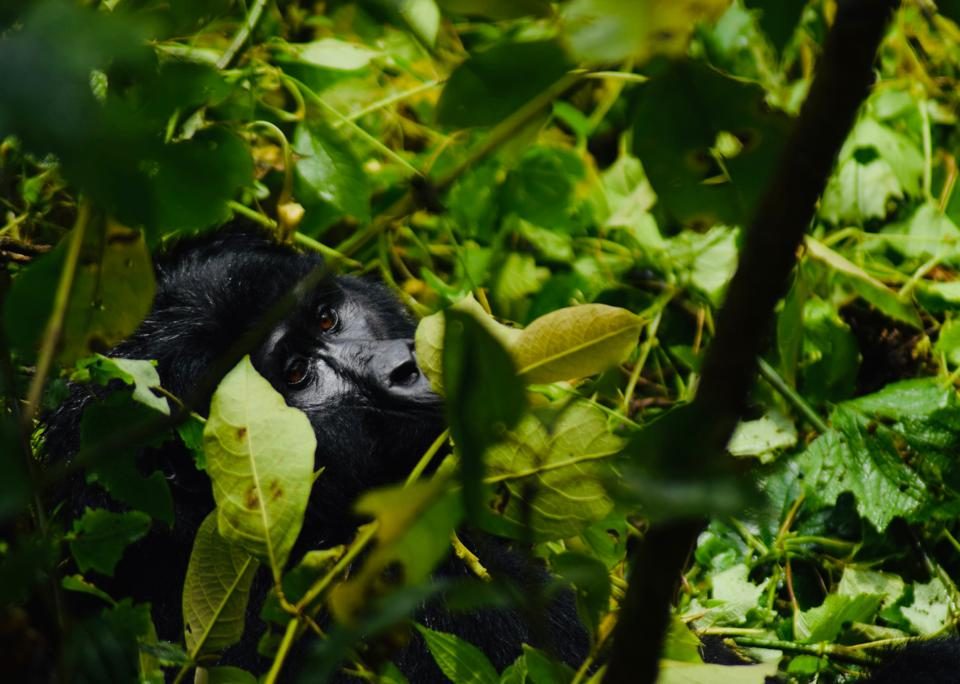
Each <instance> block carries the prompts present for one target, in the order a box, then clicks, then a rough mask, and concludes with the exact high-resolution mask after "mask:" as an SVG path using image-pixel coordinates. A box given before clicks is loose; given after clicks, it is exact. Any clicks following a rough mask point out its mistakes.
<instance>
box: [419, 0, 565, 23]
mask: <svg viewBox="0 0 960 684" xmlns="http://www.w3.org/2000/svg"><path fill="white" fill-rule="evenodd" d="M437 4H438V5H440V9H442V10H443V11H444V13H447V14H462V15H464V16H468V17H484V18H486V19H494V20H501V19H518V18H520V17H525V16H536V17H549V16H550V15H551V14H552V13H553V8H552V7H551V5H550V2H549V1H548V0H437Z"/></svg>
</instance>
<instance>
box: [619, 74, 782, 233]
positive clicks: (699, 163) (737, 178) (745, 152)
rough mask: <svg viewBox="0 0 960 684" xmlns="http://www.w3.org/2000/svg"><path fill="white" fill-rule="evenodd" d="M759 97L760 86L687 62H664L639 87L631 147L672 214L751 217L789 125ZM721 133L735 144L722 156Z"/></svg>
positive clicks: (705, 219)
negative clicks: (663, 67)
mask: <svg viewBox="0 0 960 684" xmlns="http://www.w3.org/2000/svg"><path fill="white" fill-rule="evenodd" d="M765 98H766V93H765V91H764V90H763V89H762V88H760V87H759V86H757V85H754V84H751V83H747V82H745V81H740V80H736V79H733V78H730V77H728V76H724V75H722V74H721V73H719V72H717V71H714V70H712V69H711V68H709V67H708V66H706V65H704V64H702V63H700V62H693V61H680V62H675V63H672V64H670V65H669V66H668V67H667V68H665V69H663V70H662V71H661V73H658V74H656V75H655V76H654V77H653V78H651V80H650V81H649V82H648V83H647V84H645V85H644V86H643V87H642V88H641V89H640V90H639V91H638V98H637V108H636V116H635V117H634V127H633V150H634V153H635V154H636V155H637V157H639V158H640V161H641V162H642V163H643V168H644V170H645V171H646V172H647V177H648V178H649V179H650V184H651V185H652V186H653V189H654V190H655V191H656V192H657V196H658V197H659V200H660V202H661V203H662V205H663V207H664V209H666V210H667V211H668V212H669V213H670V214H671V215H672V216H674V217H675V218H676V219H677V220H679V221H681V222H684V223H693V224H696V225H701V226H710V225H713V224H714V223H730V224H739V225H744V224H746V223H747V222H748V221H749V219H750V218H751V217H752V215H753V211H754V208H755V207H756V204H757V202H758V201H759V199H760V196H761V194H762V193H763V191H764V190H765V189H766V187H767V179H768V178H769V177H770V174H771V173H773V169H774V167H775V164H776V163H777V161H778V160H779V157H780V150H781V148H782V146H783V141H784V138H785V136H786V132H787V130H788V128H789V123H790V120H789V118H788V117H787V116H786V115H784V114H783V113H780V112H776V111H773V110H771V109H770V108H769V107H768V106H767V105H766V104H765ZM722 133H726V134H729V135H732V136H733V138H735V139H736V141H737V142H738V145H737V147H736V148H735V150H734V151H733V152H730V153H728V154H726V155H724V154H721V153H720V151H719V150H718V149H717V147H718V137H719V136H720V135H721V134H722ZM715 154H716V155H719V156H720V157H722V158H723V168H724V169H725V170H726V172H725V173H724V171H723V170H722V169H721V168H720V166H719V164H718V163H717V162H716V161H715V159H714V155H715Z"/></svg>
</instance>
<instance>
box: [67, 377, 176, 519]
mask: <svg viewBox="0 0 960 684" xmlns="http://www.w3.org/2000/svg"><path fill="white" fill-rule="evenodd" d="M156 418H157V412H156V411H154V410H153V409H150V408H147V407H146V406H144V405H143V404H141V403H139V402H135V401H133V400H132V399H131V396H130V393H129V392H123V391H120V392H114V393H112V394H110V395H109V396H108V397H107V398H105V399H101V400H100V401H97V402H95V403H93V404H91V405H89V406H87V408H86V409H85V410H84V412H83V417H82V418H81V420H80V445H81V447H82V448H83V449H97V448H99V445H100V444H101V443H102V442H103V441H105V440H107V439H109V438H110V436H111V435H113V434H114V432H115V431H116V429H117V426H118V425H131V426H132V425H145V424H148V423H152V422H153V421H154V420H156ZM166 439H167V434H166V433H161V434H160V435H159V436H157V437H154V438H152V439H151V440H149V441H148V442H147V443H146V444H138V445H131V446H130V447H127V448H123V449H117V448H112V449H111V450H110V452H109V453H108V454H107V455H106V456H101V457H100V458H98V459H97V460H96V461H95V462H94V463H93V464H91V465H90V466H89V467H88V469H87V481H88V482H97V483H99V484H100V485H102V486H103V487H104V488H105V489H106V490H107V491H108V492H109V493H110V496H112V497H113V498H114V499H116V500H117V501H119V502H121V503H124V504H126V505H127V506H130V507H131V508H135V509H137V510H139V511H143V512H144V513H148V514H149V515H150V517H152V518H154V519H155V520H161V521H163V522H165V523H167V524H169V525H172V524H173V498H172V497H171V495H170V487H169V485H168V484H167V480H166V478H165V477H164V476H163V473H161V472H160V471H158V470H154V471H153V472H151V473H150V474H149V475H146V476H145V475H144V474H143V473H142V472H141V469H140V467H139V464H138V462H137V461H138V447H141V446H156V445H158V444H161V443H163V442H164V441H165V440H166Z"/></svg>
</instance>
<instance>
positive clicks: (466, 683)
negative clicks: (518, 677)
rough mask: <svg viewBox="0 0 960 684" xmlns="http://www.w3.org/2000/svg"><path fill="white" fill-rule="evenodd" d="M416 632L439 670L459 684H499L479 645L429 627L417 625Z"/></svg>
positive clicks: (495, 673)
mask: <svg viewBox="0 0 960 684" xmlns="http://www.w3.org/2000/svg"><path fill="white" fill-rule="evenodd" d="M416 627H417V631H418V632H420V635H421V636H422V637H423V640H424V641H425V642H426V644H427V650H428V651H430V655H432V656H433V659H434V660H435V661H436V663H437V666H438V667H439V668H440V671H441V672H443V674H445V675H446V676H447V679H449V680H450V681H451V682H457V684H497V682H498V681H499V679H500V678H499V677H498V676H497V671H496V669H494V667H493V665H491V664H490V660H489V659H488V658H487V656H485V655H484V654H483V651H481V650H480V649H479V648H477V647H476V646H474V645H473V644H471V643H469V642H467V641H464V640H463V639H461V638H460V637H458V636H455V635H453V634H449V633H447V632H438V631H436V630H433V629H427V628H426V627H424V626H423V625H420V624H418V625H417V626H416Z"/></svg>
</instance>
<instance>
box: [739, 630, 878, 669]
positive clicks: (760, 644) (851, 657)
mask: <svg viewBox="0 0 960 684" xmlns="http://www.w3.org/2000/svg"><path fill="white" fill-rule="evenodd" d="M731 639H733V641H734V642H735V643H736V644H737V645H738V646H750V647H753V648H770V649H776V650H778V651H788V652H790V653H802V654H804V655H813V656H818V657H826V658H831V659H833V660H840V661H844V662H848V663H853V664H854V665H864V666H867V667H870V666H873V665H877V664H878V663H879V661H878V660H877V659H876V658H873V657H871V656H868V655H864V654H863V653H859V652H857V651H854V650H852V649H851V648H850V647H848V646H841V645H839V644H831V643H826V642H822V643H818V644H799V643H797V642H795V641H786V640H784V639H761V638H758V637H752V636H736V635H734V636H732V637H731Z"/></svg>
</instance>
